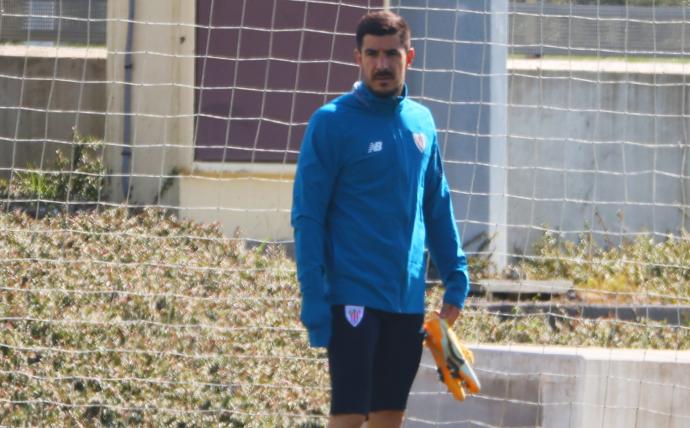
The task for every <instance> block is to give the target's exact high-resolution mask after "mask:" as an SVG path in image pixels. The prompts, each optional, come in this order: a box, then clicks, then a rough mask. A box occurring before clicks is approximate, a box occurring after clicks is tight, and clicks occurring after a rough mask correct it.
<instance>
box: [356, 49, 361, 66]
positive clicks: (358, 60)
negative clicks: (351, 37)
mask: <svg viewBox="0 0 690 428" xmlns="http://www.w3.org/2000/svg"><path fill="white" fill-rule="evenodd" d="M354 55H355V63H356V64H357V65H362V52H361V51H360V50H359V49H358V48H355V51H354Z"/></svg>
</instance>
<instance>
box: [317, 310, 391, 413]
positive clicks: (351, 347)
mask: <svg viewBox="0 0 690 428" xmlns="http://www.w3.org/2000/svg"><path fill="white" fill-rule="evenodd" d="M332 315H333V317H332V320H333V321H332V323H333V324H332V332H331V342H330V344H329V345H328V367H329V372H330V377H331V415H345V414H360V415H366V414H368V413H369V406H370V402H371V394H372V373H373V369H374V367H373V364H374V353H375V351H376V342H377V340H378V336H379V328H380V322H379V319H378V316H377V315H376V314H375V312H373V311H371V310H369V309H364V308H363V307H351V306H333V308H332Z"/></svg>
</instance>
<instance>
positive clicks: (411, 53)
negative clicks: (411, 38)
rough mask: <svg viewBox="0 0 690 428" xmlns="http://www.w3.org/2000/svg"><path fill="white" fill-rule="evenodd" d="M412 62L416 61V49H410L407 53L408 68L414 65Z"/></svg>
mask: <svg viewBox="0 0 690 428" xmlns="http://www.w3.org/2000/svg"><path fill="white" fill-rule="evenodd" d="M412 61H414V48H413V47H410V49H409V50H408V51H407V64H406V65H407V66H408V67H409V66H411V65H412Z"/></svg>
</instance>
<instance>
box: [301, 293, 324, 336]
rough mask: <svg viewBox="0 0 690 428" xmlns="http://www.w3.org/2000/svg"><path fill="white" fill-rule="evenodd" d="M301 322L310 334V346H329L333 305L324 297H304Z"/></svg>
mask: <svg viewBox="0 0 690 428" xmlns="http://www.w3.org/2000/svg"><path fill="white" fill-rule="evenodd" d="M301 320H302V324H304V326H305V327H306V328H307V330H308V332H309V345H310V346H312V347H315V348H320V347H325V346H328V343H329V342H330V340H331V305H330V304H329V303H328V302H327V301H326V300H325V299H324V298H323V297H315V296H309V295H304V296H302V313H301Z"/></svg>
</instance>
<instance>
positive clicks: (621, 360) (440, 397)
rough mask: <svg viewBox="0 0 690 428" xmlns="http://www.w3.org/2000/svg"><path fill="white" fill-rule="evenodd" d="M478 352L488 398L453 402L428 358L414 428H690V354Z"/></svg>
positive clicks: (412, 411) (416, 389) (415, 397)
mask: <svg viewBox="0 0 690 428" xmlns="http://www.w3.org/2000/svg"><path fill="white" fill-rule="evenodd" d="M471 348H472V349H473V351H474V353H475V356H476V360H477V364H475V369H476V370H477V374H478V375H479V377H480V380H481V382H482V392H481V394H479V395H477V396H474V397H469V398H468V399H467V400H465V401H464V402H457V401H455V400H453V398H452V397H451V396H450V395H449V394H448V393H447V392H446V391H445V386H444V385H443V384H441V383H440V382H439V381H438V376H437V374H436V367H435V365H434V363H433V359H432V358H431V355H430V354H428V353H427V352H426V350H425V354H424V356H423V359H422V365H421V367H420V370H419V372H418V373H417V378H416V379H415V383H414V385H413V389H412V394H411V396H410V401H409V405H408V419H407V422H406V425H405V426H406V427H407V428H410V427H413V428H416V427H428V426H453V427H479V426H481V427H487V426H491V427H559V428H561V427H606V428H609V427H621V428H623V427H626V428H627V427H632V426H638V427H657V426H663V427H675V428H680V427H686V426H690V408H689V406H688V405H687V403H690V351H654V350H627V349H625V350H615V349H602V348H568V347H547V346H543V347H542V346H494V345H476V346H472V347H471Z"/></svg>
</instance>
